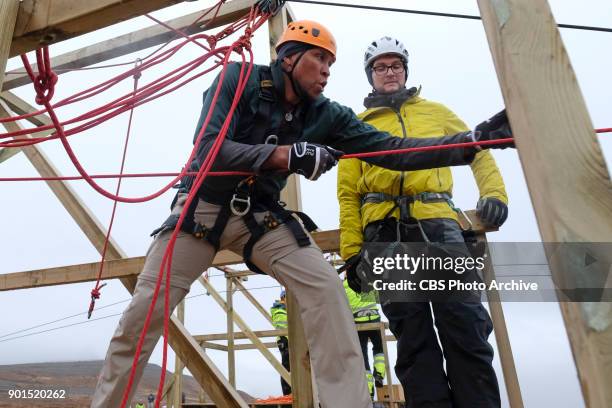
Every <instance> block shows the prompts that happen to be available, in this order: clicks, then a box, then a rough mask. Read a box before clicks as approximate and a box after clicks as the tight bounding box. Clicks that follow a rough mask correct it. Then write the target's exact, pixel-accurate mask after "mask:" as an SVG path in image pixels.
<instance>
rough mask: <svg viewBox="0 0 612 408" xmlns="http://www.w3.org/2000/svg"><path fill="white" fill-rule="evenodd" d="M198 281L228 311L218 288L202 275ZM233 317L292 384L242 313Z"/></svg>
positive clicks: (273, 365)
mask: <svg viewBox="0 0 612 408" xmlns="http://www.w3.org/2000/svg"><path fill="white" fill-rule="evenodd" d="M198 281H200V283H201V284H202V286H204V287H205V288H206V290H207V291H208V293H210V295H211V296H212V297H213V299H214V300H215V301H216V302H217V303H218V304H219V306H221V308H222V309H223V310H225V312H227V311H228V307H227V304H226V303H225V302H224V301H223V298H222V297H221V295H219V293H218V292H217V290H216V289H215V288H214V287H213V286H212V285H211V284H210V283H209V282H208V281H207V280H206V279H204V278H203V277H201V276H200V277H199V278H198ZM233 317H234V322H235V323H236V325H237V326H238V327H239V328H240V330H242V331H243V332H244V333H245V334H246V336H247V338H248V339H249V340H251V342H252V343H253V344H255V346H256V347H257V349H258V350H259V352H260V353H261V354H262V355H263V356H264V357H265V358H266V360H268V362H269V363H270V364H271V365H272V367H274V369H275V370H276V371H278V373H279V374H280V375H281V376H282V377H283V378H284V379H285V381H287V382H288V383H289V384H291V378H290V377H289V373H288V372H287V370H286V369H285V367H283V365H282V364H281V363H280V362H279V361H278V360H277V359H276V357H274V355H273V354H272V353H270V351H268V349H267V348H266V347H265V346H264V345H263V343H262V342H261V340H259V337H257V336H256V335H255V333H253V331H252V330H251V329H250V328H249V326H248V325H247V324H246V322H245V321H244V320H243V319H242V317H240V315H239V314H238V313H236V312H234V313H233Z"/></svg>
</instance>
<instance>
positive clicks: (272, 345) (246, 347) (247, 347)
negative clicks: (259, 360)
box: [234, 341, 278, 350]
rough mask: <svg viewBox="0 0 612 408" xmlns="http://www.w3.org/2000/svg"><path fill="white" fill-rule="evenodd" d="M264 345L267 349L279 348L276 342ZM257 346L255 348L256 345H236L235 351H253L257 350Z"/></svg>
mask: <svg viewBox="0 0 612 408" xmlns="http://www.w3.org/2000/svg"><path fill="white" fill-rule="evenodd" d="M262 344H263V345H264V347H265V348H277V347H278V343H277V342H275V341H270V342H267V343H265V342H264V343H262ZM256 348H257V346H255V345H254V344H249V343H246V344H235V345H234V350H253V349H256Z"/></svg>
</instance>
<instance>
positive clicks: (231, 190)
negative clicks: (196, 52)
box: [92, 21, 511, 408]
mask: <svg viewBox="0 0 612 408" xmlns="http://www.w3.org/2000/svg"><path fill="white" fill-rule="evenodd" d="M276 51H277V52H278V59H277V60H276V61H274V62H273V63H272V64H271V65H270V66H260V65H255V66H253V70H252V73H251V75H250V78H249V79H248V81H247V84H246V87H245V89H244V93H243V95H242V98H241V99H240V102H239V104H238V108H237V110H236V113H235V115H234V117H233V119H232V122H231V126H230V127H229V131H228V133H227V136H226V140H225V141H224V143H223V144H222V146H221V148H220V150H219V154H218V155H217V157H216V160H215V165H214V166H213V170H221V169H222V170H234V171H247V172H251V173H253V174H254V176H224V177H209V178H207V179H206V180H205V182H204V183H203V184H202V185H201V187H200V188H199V189H198V190H197V196H198V199H196V200H193V204H192V205H191V206H190V207H188V208H183V207H184V203H185V201H186V197H187V194H188V193H189V192H190V191H191V189H192V186H193V177H186V178H185V179H184V180H183V181H182V183H181V185H180V188H179V191H178V193H177V196H176V197H175V199H174V201H173V203H172V213H171V215H170V217H169V218H168V219H167V220H166V221H165V222H164V223H163V225H162V226H161V227H160V228H159V229H158V230H156V231H155V232H154V235H155V239H154V241H153V243H152V244H151V247H150V248H149V251H148V253H147V258H146V262H145V266H144V269H143V271H142V272H141V273H140V275H139V277H138V283H137V285H136V289H135V291H134V295H133V299H132V301H131V303H130V305H129V306H128V307H127V309H126V311H125V312H124V314H123V317H122V319H121V321H120V323H119V326H118V328H117V330H116V332H115V334H114V336H113V338H112V340H111V343H110V346H109V349H108V353H107V356H106V360H105V363H104V366H103V368H102V372H101V373H100V376H99V381H98V384H97V387H96V391H95V394H94V396H93V401H92V407H96V408H99V407H113V408H114V407H118V406H120V401H121V399H122V396H123V392H124V388H125V385H126V383H127V380H128V378H129V374H130V369H131V365H132V360H133V358H134V353H135V350H136V344H137V339H138V337H139V335H140V332H141V330H142V327H143V323H144V320H145V316H146V314H147V309H148V307H149V303H150V299H151V296H152V293H153V291H154V288H155V282H156V280H157V275H158V273H159V269H160V264H161V262H162V258H163V254H164V252H165V250H166V247H167V244H168V241H169V239H170V236H171V235H172V234H171V232H172V229H173V228H174V227H175V226H176V223H177V219H178V215H179V214H180V213H181V212H182V211H186V212H187V214H186V217H185V222H184V223H183V224H182V227H181V232H180V234H179V235H178V239H177V241H176V244H175V248H174V257H173V262H172V271H171V282H170V286H171V287H170V289H169V293H170V299H169V304H170V307H171V308H174V307H175V306H176V304H178V302H180V300H181V299H183V298H184V297H185V295H186V294H187V293H188V291H189V287H190V285H191V283H192V282H193V281H194V280H195V279H197V278H198V277H199V276H200V275H201V273H202V271H204V270H206V269H207V268H208V267H209V266H210V265H211V262H212V260H213V258H214V256H215V254H216V253H217V251H219V250H221V249H230V250H232V251H234V252H236V253H242V254H243V256H244V260H245V263H246V264H247V265H248V266H249V268H250V269H251V270H253V271H256V272H260V273H265V274H268V275H270V276H272V277H274V278H276V279H277V280H278V281H279V282H280V283H281V284H282V285H283V286H285V287H286V288H287V289H288V290H290V291H291V292H292V293H293V294H294V295H295V297H296V299H297V303H298V304H299V311H300V314H301V317H302V321H303V324H304V332H305V335H306V338H307V341H308V346H309V349H310V358H311V362H312V368H313V371H314V374H315V378H316V380H317V386H318V389H319V397H320V403H321V407H322V408H370V407H371V406H372V402H371V400H370V396H369V393H368V389H367V384H366V380H365V377H364V375H363V357H362V355H361V349H360V347H359V341H358V338H357V334H356V332H355V328H354V323H353V316H352V314H351V312H350V309H349V306H348V303H347V300H346V297H345V295H344V290H343V288H342V285H341V283H340V280H339V279H338V276H337V273H336V271H335V270H334V268H333V267H332V266H331V265H330V264H329V263H328V262H326V261H325V259H324V258H323V255H322V253H321V250H320V249H319V248H318V247H317V246H316V245H315V243H314V242H313V241H312V239H311V238H310V236H309V234H308V233H307V231H305V229H306V230H309V231H310V230H312V229H314V228H316V225H315V224H314V223H313V222H312V221H311V220H310V219H309V218H308V217H307V216H305V215H304V214H301V213H294V212H291V211H288V210H286V209H285V208H283V207H282V206H281V205H280V204H279V198H280V191H281V189H282V188H283V187H284V185H285V183H286V179H287V177H288V175H289V174H290V173H297V174H301V175H303V176H304V177H307V178H308V179H310V180H316V179H317V178H319V176H321V174H323V173H325V172H326V171H328V170H329V169H331V168H332V167H333V166H334V165H336V163H337V160H338V159H339V158H340V156H341V155H342V154H343V151H345V152H348V153H359V152H367V151H376V150H389V149H401V148H408V147H416V146H431V145H443V144H449V143H460V142H469V141H483V140H491V139H498V138H502V137H511V131H510V128H509V126H508V122H507V120H506V119H505V117H503V118H498V119H496V120H495V121H493V122H487V123H483V124H481V125H479V127H477V131H476V132H464V133H461V134H457V135H453V136H446V137H440V138H435V139H399V138H396V137H391V136H389V135H388V134H387V133H384V132H380V131H378V130H376V129H375V128H373V127H372V126H370V125H367V124H365V123H363V122H361V121H359V120H358V119H357V118H356V117H355V114H354V113H353V112H352V111H351V110H350V109H349V108H347V107H344V106H342V105H340V104H338V103H335V102H331V101H330V100H329V99H327V98H325V97H324V96H323V95H322V92H323V89H324V88H325V86H326V85H327V80H328V78H329V76H330V67H331V66H332V64H333V63H334V61H335V59H336V42H335V40H334V38H333V36H332V35H331V33H330V32H329V31H328V30H327V29H326V28H325V27H323V26H322V25H321V24H318V23H316V22H313V21H296V22H293V23H291V24H289V26H288V27H287V29H286V30H285V32H284V34H283V36H282V37H281V39H280V41H279V43H278V45H277V47H276ZM240 69H241V64H239V63H234V64H230V65H229V66H228V67H227V70H226V73H225V79H224V80H223V83H222V84H221V91H220V94H219V98H218V100H217V103H216V105H214V106H212V103H211V102H212V99H213V95H212V94H213V93H214V92H207V93H206V94H205V97H204V103H203V108H202V115H201V117H200V120H199V123H198V126H197V129H196V134H198V133H199V131H200V128H201V126H202V123H203V122H204V119H205V117H206V116H207V115H208V114H209V111H210V110H212V112H210V115H211V118H210V121H209V124H208V126H207V127H206V128H205V129H204V133H203V136H202V139H201V141H198V146H197V156H196V158H195V159H194V160H193V162H192V163H191V167H190V170H192V171H198V170H199V169H200V166H201V165H202V163H203V162H204V159H205V158H206V156H207V154H208V151H209V150H210V148H211V146H212V144H213V143H214V141H215V139H216V137H217V135H218V134H219V131H220V129H221V127H222V126H223V123H224V120H225V118H226V117H227V113H228V111H229V108H230V105H231V103H232V99H233V97H234V94H235V91H236V87H237V83H238V78H239V74H240ZM219 81H220V79H219V78H217V79H216V80H215V81H214V82H213V84H212V86H211V88H210V89H212V90H215V89H216V87H217V84H218V83H219ZM330 146H331V147H330ZM477 150H478V149H477V148H474V147H466V148H461V149H445V150H438V151H435V152H419V153H409V154H398V155H391V156H386V157H373V158H368V159H366V160H368V161H369V162H371V163H375V164H377V165H380V166H386V167H390V168H392V169H396V170H415V169H421V168H429V167H437V166H450V165H462V164H466V163H469V162H470V161H471V160H472V159H473V158H474V155H475V154H476V152H477ZM300 219H301V222H300V221H299V220H300ZM163 293H164V290H162V291H161V293H160V297H161V299H158V301H157V303H156V308H155V310H154V313H153V315H152V318H151V323H150V327H149V330H148V332H147V336H146V339H145V341H144V345H143V348H142V354H141V357H140V359H139V365H138V368H137V370H136V378H135V380H136V381H135V383H136V384H137V382H138V380H139V379H140V376H141V375H142V369H143V368H144V365H145V364H146V361H147V360H148V359H149V357H150V355H151V353H152V351H153V348H154V346H155V344H156V343H157V340H158V339H159V336H160V333H161V330H162V326H163V305H164V299H163V296H164V294H163ZM135 389H136V386H134V387H133V388H132V395H133V392H134V391H135Z"/></svg>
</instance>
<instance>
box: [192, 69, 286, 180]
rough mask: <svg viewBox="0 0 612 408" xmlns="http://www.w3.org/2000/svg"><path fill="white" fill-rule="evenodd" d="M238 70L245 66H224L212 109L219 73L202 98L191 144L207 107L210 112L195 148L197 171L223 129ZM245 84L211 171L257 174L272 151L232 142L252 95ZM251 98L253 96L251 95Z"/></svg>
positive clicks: (234, 91) (204, 117)
mask: <svg viewBox="0 0 612 408" xmlns="http://www.w3.org/2000/svg"><path fill="white" fill-rule="evenodd" d="M241 69H244V70H245V73H246V69H247V65H246V64H239V63H233V64H229V65H228V66H227V69H226V72H225V77H224V78H223V83H222V84H221V89H220V92H219V96H218V98H217V102H216V104H215V106H214V107H212V101H213V98H214V95H215V91H216V89H217V84H218V83H219V81H220V80H221V74H219V75H218V76H217V78H215V80H214V81H213V83H212V85H211V86H210V88H209V89H208V91H207V92H206V93H205V95H204V102H203V105H202V112H201V114H200V119H199V121H198V126H197V128H196V132H195V136H194V143H195V142H196V139H197V137H198V134H199V132H200V129H201V128H202V125H203V124H204V121H205V120H206V117H207V115H208V113H209V110H210V109H211V107H212V109H213V111H212V114H211V117H210V121H209V122H208V125H207V126H206V129H204V134H203V135H202V139H201V142H200V144H199V145H198V149H197V153H196V159H195V162H196V164H197V167H198V168H200V167H201V166H202V164H203V163H204V160H205V159H206V156H207V155H208V152H209V151H210V150H211V148H212V145H213V144H214V142H215V140H216V139H217V136H218V135H219V132H220V131H221V128H222V127H223V124H224V123H225V121H226V118H227V116H228V112H229V110H230V108H231V106H232V102H233V99H234V94H235V93H236V88H237V86H238V79H239V77H240V70H241ZM256 75H257V73H256V68H255V67H254V68H253V71H252V73H251V77H253V76H256ZM250 81H252V79H250ZM255 84H256V85H255V86H257V81H255ZM249 85H250V84H247V87H246V88H245V91H244V93H243V95H242V97H241V100H240V102H239V103H238V105H237V107H236V110H235V111H234V115H233V116H232V119H231V122H230V125H229V128H228V131H227V135H226V137H225V140H224V141H223V144H222V145H221V149H220V150H219V154H218V155H217V157H216V160H215V163H214V165H213V170H227V171H252V172H254V173H259V172H260V169H261V165H262V164H263V163H264V162H265V161H266V160H267V159H268V157H269V156H270V155H271V154H272V152H273V151H274V148H275V146H274V145H265V144H256V145H250V144H245V143H238V142H235V141H233V140H232V139H233V138H234V136H235V135H236V133H237V131H238V129H237V127H238V123H239V122H240V115H241V114H242V113H243V112H244V111H248V109H245V106H246V105H247V104H248V102H249V101H248V98H249V97H253V96H252V95H250V92H249ZM255 97H257V96H256V95H255Z"/></svg>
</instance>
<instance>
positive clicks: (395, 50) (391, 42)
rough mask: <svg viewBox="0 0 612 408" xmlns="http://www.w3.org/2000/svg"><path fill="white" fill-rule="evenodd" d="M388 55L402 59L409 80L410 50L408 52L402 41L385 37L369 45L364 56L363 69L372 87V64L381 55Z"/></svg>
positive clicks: (406, 77)
mask: <svg viewBox="0 0 612 408" xmlns="http://www.w3.org/2000/svg"><path fill="white" fill-rule="evenodd" d="M388 54H391V55H397V56H398V57H400V58H401V59H402V62H403V63H404V72H405V79H408V50H406V47H404V44H402V42H401V41H399V40H397V39H395V38H391V37H387V36H385V37H382V38H379V39H378V40H376V41H372V43H371V44H370V45H368V49H367V50H366V52H365V55H364V56H363V67H364V69H365V73H366V76H367V77H368V82H370V85H373V81H372V64H373V63H374V60H376V58H378V57H380V56H381V55H388Z"/></svg>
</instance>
